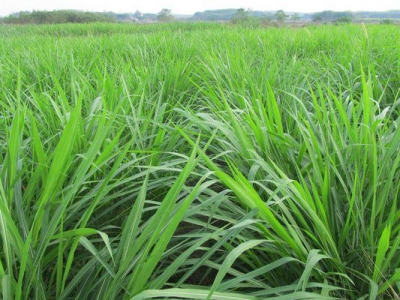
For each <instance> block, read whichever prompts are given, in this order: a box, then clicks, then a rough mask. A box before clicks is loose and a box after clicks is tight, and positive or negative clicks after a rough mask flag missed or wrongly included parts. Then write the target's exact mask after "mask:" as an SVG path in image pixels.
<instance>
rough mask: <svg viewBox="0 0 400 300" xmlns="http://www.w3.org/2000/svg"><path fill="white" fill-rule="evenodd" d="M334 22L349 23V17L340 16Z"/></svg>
mask: <svg viewBox="0 0 400 300" xmlns="http://www.w3.org/2000/svg"><path fill="white" fill-rule="evenodd" d="M334 23H335V24H349V23H351V18H350V17H341V18H339V19H337V20H335V22H334Z"/></svg>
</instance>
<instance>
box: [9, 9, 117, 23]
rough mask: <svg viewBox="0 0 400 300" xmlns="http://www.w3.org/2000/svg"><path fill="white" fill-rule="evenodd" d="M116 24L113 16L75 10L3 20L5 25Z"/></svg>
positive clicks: (23, 14)
mask: <svg viewBox="0 0 400 300" xmlns="http://www.w3.org/2000/svg"><path fill="white" fill-rule="evenodd" d="M94 22H109V23H110V22H115V19H114V18H113V17H112V16H109V15H107V14H103V13H93V12H82V11H73V10H55V11H32V12H20V13H18V14H15V15H10V16H8V17H5V18H3V23H5V24H61V23H94Z"/></svg>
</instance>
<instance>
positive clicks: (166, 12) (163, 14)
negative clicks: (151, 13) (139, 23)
mask: <svg viewBox="0 0 400 300" xmlns="http://www.w3.org/2000/svg"><path fill="white" fill-rule="evenodd" d="M157 20H158V21H159V22H171V21H173V20H175V18H174V16H173V15H172V14H171V10H170V9H166V8H163V9H162V10H161V11H160V12H159V13H158V15H157Z"/></svg>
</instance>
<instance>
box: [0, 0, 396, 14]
mask: <svg viewBox="0 0 400 300" xmlns="http://www.w3.org/2000/svg"><path fill="white" fill-rule="evenodd" d="M163 8H168V9H172V13H175V14H193V13H195V12H196V11H203V10H207V9H218V8H250V9H254V10H279V9H283V10H284V11H288V12H290V11H297V12H317V11H322V10H336V11H338V10H339V11H342V10H353V11H355V10H378V11H384V10H392V9H400V0H379V1H377V0H375V1H373V0H329V1H328V0H193V1H190V0H0V15H1V16H5V15H9V14H10V13H13V12H18V11H27V10H54V9H79V10H87V11H114V12H135V11H136V10H139V11H141V12H153V13H157V12H159V11H160V10H161V9H163Z"/></svg>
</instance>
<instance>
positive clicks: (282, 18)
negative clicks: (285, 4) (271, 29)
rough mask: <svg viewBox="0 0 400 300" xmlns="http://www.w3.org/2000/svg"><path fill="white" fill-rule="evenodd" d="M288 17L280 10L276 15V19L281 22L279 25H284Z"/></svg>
mask: <svg viewBox="0 0 400 300" xmlns="http://www.w3.org/2000/svg"><path fill="white" fill-rule="evenodd" d="M287 17H288V15H287V14H285V12H284V11H283V10H278V11H277V12H276V13H275V19H276V20H277V21H278V22H279V23H283V22H285V19H286V18H287Z"/></svg>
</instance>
